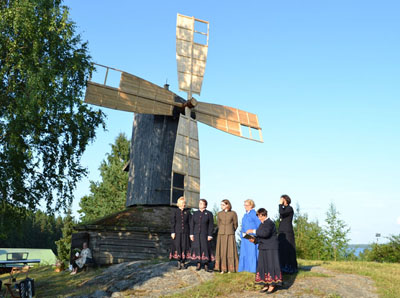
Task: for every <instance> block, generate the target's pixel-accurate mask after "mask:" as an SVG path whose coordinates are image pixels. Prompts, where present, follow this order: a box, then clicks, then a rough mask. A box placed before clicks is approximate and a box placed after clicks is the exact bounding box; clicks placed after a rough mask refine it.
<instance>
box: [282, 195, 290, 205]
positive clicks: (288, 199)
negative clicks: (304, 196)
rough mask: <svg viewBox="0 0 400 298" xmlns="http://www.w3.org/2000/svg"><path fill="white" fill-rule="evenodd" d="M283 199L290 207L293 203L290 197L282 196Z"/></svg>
mask: <svg viewBox="0 0 400 298" xmlns="http://www.w3.org/2000/svg"><path fill="white" fill-rule="evenodd" d="M281 198H284V199H285V201H286V203H287V204H288V205H290V203H291V202H292V200H291V199H290V197H289V196H288V195H281Z"/></svg>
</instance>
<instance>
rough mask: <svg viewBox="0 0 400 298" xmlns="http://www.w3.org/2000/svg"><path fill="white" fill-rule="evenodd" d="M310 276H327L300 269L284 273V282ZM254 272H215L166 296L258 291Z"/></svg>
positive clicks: (227, 294) (195, 295)
mask: <svg viewBox="0 0 400 298" xmlns="http://www.w3.org/2000/svg"><path fill="white" fill-rule="evenodd" d="M310 277H322V278H323V277H329V275H327V274H323V273H318V272H312V271H309V270H303V269H300V270H299V272H298V273H297V275H284V276H283V279H284V281H285V282H287V283H289V284H291V283H293V282H294V280H295V279H296V280H297V279H303V278H310ZM254 278H255V274H254V273H249V272H239V273H234V274H215V277H214V278H213V279H212V280H210V281H207V282H204V283H202V284H200V285H198V286H196V287H194V288H191V289H190V290H187V291H186V292H183V293H177V294H174V295H171V296H166V297H218V296H229V295H230V294H233V293H236V294H237V293H242V292H244V291H258V290H260V289H261V288H262V286H261V285H256V284H255V283H254Z"/></svg>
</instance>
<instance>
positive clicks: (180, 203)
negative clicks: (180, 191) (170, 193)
mask: <svg viewBox="0 0 400 298" xmlns="http://www.w3.org/2000/svg"><path fill="white" fill-rule="evenodd" d="M183 202H185V197H180V198H179V199H178V201H177V202H176V205H178V207H182V204H183Z"/></svg>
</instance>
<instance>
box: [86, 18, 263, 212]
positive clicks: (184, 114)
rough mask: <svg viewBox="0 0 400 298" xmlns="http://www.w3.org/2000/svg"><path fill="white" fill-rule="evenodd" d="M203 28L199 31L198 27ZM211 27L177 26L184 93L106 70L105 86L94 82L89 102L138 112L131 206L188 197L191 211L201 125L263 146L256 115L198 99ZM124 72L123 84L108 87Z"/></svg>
mask: <svg viewBox="0 0 400 298" xmlns="http://www.w3.org/2000/svg"><path fill="white" fill-rule="evenodd" d="M198 28H200V29H198ZM208 37H209V23H208V22H207V21H203V20H199V19H196V18H194V17H188V16H184V15H181V14H178V16H177V25H176V59H177V69H178V82H179V90H180V91H184V92H186V93H187V99H184V98H182V97H180V96H178V95H177V94H175V93H173V92H172V91H170V90H169V89H168V86H167V85H166V86H164V88H163V87H160V86H157V85H156V84H153V83H151V82H149V81H146V80H144V79H142V78H139V77H137V76H135V75H132V74H129V73H127V72H124V71H121V70H118V69H114V68H111V67H108V66H104V65H99V64H97V66H98V67H99V68H104V70H105V76H104V80H102V82H95V81H94V80H92V79H90V80H89V81H88V83H87V89H86V95H85V102H86V103H90V104H94V105H98V106H102V107H107V108H112V109H117V110H122V111H128V112H133V113H135V120H134V124H133V133H132V144H131V151H130V152H131V153H130V154H131V155H130V164H129V183H128V194H127V202H126V206H134V205H175V204H176V200H177V199H178V198H179V197H180V196H182V195H184V196H185V198H186V202H187V206H188V207H197V206H198V201H199V198H200V155H199V139H198V129H197V122H201V123H204V124H207V125H209V126H212V127H214V128H216V129H219V130H222V131H224V132H227V133H229V134H233V135H235V136H239V137H242V138H246V139H250V140H254V141H257V142H263V140H262V133H261V127H260V125H259V122H258V118H257V115H255V114H252V113H249V112H246V111H242V110H239V109H236V108H231V107H227V106H222V105H217V104H211V103H206V102H201V101H198V100H196V99H195V98H194V97H193V95H194V94H198V95H200V91H201V87H202V82H203V76H204V72H205V67H206V61H207V52H208ZM110 72H116V73H118V74H119V76H120V78H119V86H118V87H113V86H111V85H110V84H108V83H107V77H108V75H109V73H110Z"/></svg>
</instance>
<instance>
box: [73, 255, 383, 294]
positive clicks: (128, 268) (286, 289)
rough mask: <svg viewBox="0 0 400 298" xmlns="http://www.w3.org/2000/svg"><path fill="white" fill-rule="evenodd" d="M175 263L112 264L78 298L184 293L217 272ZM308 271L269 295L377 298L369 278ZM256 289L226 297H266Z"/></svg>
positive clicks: (315, 268) (317, 269)
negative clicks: (178, 266)
mask: <svg viewBox="0 0 400 298" xmlns="http://www.w3.org/2000/svg"><path fill="white" fill-rule="evenodd" d="M174 265H175V262H171V263H170V262H166V263H161V264H149V263H146V262H131V263H124V264H119V265H114V266H111V267H109V268H107V269H106V270H105V271H103V273H102V274H101V275H99V276H97V277H96V278H94V279H92V280H91V281H89V282H88V283H87V285H88V286H91V287H93V286H94V285H95V286H97V285H98V286H99V287H98V288H99V290H97V291H96V292H94V293H91V294H89V295H84V296H76V297H80V298H89V297H90V298H100V297H102V298H103V297H114V298H116V297H138V296H141V297H161V296H167V295H171V294H175V293H183V292H186V291H188V290H190V288H193V287H195V286H197V285H199V284H200V283H202V282H205V281H207V280H211V279H213V278H214V276H215V274H216V273H207V272H204V271H203V270H201V271H196V270H195V267H189V268H188V269H187V270H179V271H178V270H176V268H175V266H174ZM302 270H305V271H310V272H311V274H309V275H308V276H307V274H305V275H304V276H302V277H301V278H299V277H297V278H296V277H295V276H291V277H286V279H285V280H284V285H283V287H282V288H280V289H279V290H278V291H276V292H275V293H273V294H272V295H268V296H269V297H332V298H333V297H351V298H353V297H363V298H364V297H366V298H369V297H378V295H377V294H376V288H375V286H374V283H373V281H372V280H371V279H369V278H367V277H364V276H359V275H353V274H346V273H338V272H333V271H330V270H328V269H326V268H324V267H322V266H312V267H304V268H302ZM265 295H266V294H264V293H259V292H258V291H245V292H241V293H237V294H230V295H229V297H265Z"/></svg>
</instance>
